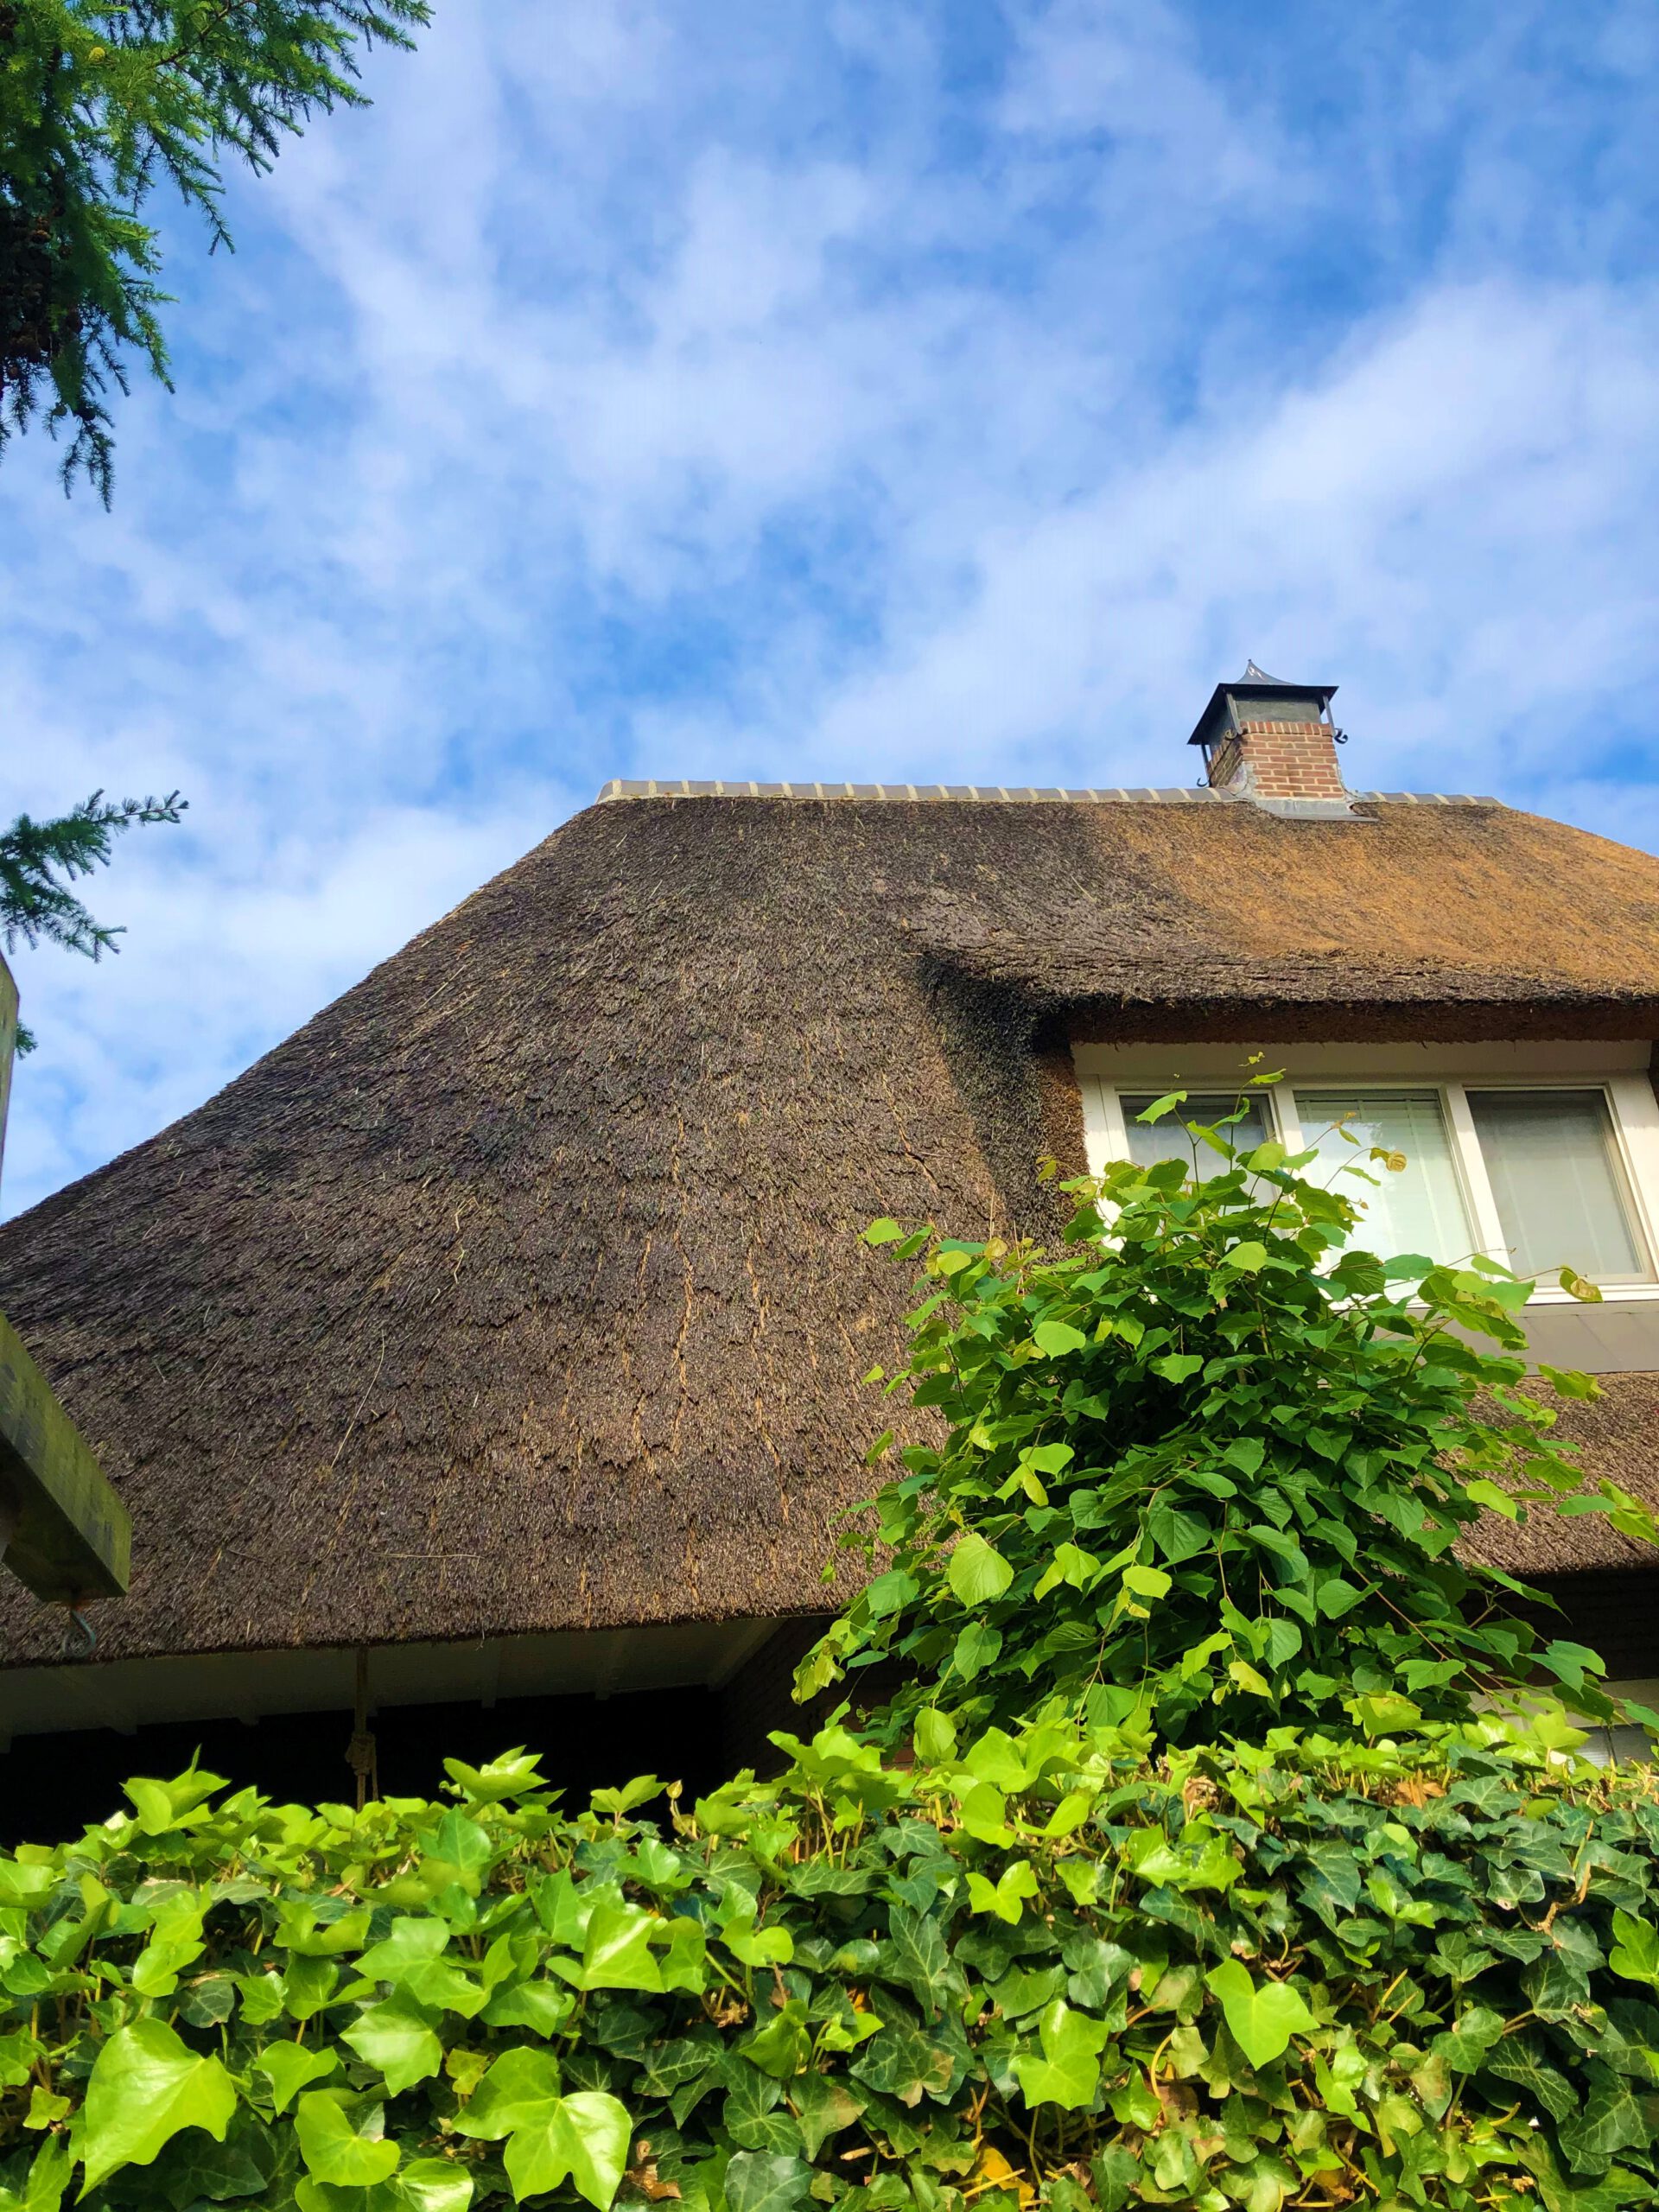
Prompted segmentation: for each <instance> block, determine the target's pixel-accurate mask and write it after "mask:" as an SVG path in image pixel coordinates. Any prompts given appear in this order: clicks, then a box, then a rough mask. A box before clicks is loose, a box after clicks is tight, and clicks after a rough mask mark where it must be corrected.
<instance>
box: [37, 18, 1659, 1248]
mask: <svg viewBox="0 0 1659 2212" xmlns="http://www.w3.org/2000/svg"><path fill="white" fill-rule="evenodd" d="M1644 20H1645V19H1644V16H1643V12H1642V11H1640V10H1637V9H1636V8H1635V7H1634V6H1633V5H1624V4H1621V3H1620V0H1590V3H1589V5H1588V6H1587V8H1586V10H1579V11H1574V17H1573V22H1572V23H1571V24H1570V25H1566V24H1564V23H1563V22H1562V21H1561V19H1560V17H1559V16H1556V15H1555V14H1554V12H1553V11H1549V10H1545V9H1543V8H1542V7H1541V5H1531V6H1529V5H1522V6H1521V7H1519V8H1516V7H1512V6H1511V7H1503V8H1500V7H1498V6H1497V3H1496V0H1490V4H1477V5H1476V6H1474V7H1472V8H1471V9H1470V10H1464V11H1459V13H1458V14H1457V16H1456V17H1455V19H1452V18H1448V19H1446V20H1445V21H1443V22H1438V23H1437V25H1436V26H1435V27H1434V29H1433V36H1432V38H1431V37H1430V36H1429V35H1428V33H1427V29H1426V28H1425V27H1424V26H1421V25H1417V26H1414V25H1413V24H1412V23H1411V22H1408V21H1407V20H1405V19H1396V18H1386V19H1377V18H1375V17H1368V18H1355V19H1354V21H1353V22H1351V23H1348V24H1344V25H1341V26H1337V27H1332V24H1331V23H1330V22H1329V21H1328V20H1327V22H1326V28H1325V29H1324V30H1322V31H1321V33H1320V35H1319V38H1318V39H1317V41H1316V40H1315V38H1314V36H1313V34H1312V33H1311V31H1310V30H1309V29H1307V28H1306V23H1305V22H1303V20H1302V19H1301V18H1300V16H1295V15H1294V13H1293V14H1289V15H1286V16H1283V17H1281V18H1275V19H1272V20H1268V19H1263V18H1262V17H1260V16H1256V17H1255V18H1249V19H1244V18H1241V17H1240V16H1238V15H1237V12H1236V11H1234V10H1226V9H1224V8H1221V7H1219V6H1201V5H1198V4H1196V0H1194V4H1191V5H1184V6H1179V7H1175V6H1161V7H1160V6H1154V7H1141V8H1135V9H1130V8H1128V7H1126V6H1123V5H1121V4H1119V0H1052V4H1046V5H1045V4H1040V0H1010V4H1009V5H1007V7H1006V8H1005V9H1003V10H1001V13H996V12H990V13H986V14H982V15H981V14H976V13H975V12H974V11H957V10H930V9H929V8H926V7H925V6H924V5H922V4H921V0H908V4H903V5H900V6H899V8H897V9H892V8H883V9H880V10H878V9H876V8H874V6H872V5H868V4H865V0H839V4H837V5H836V6H835V7H834V8H832V9H830V10H823V9H822V8H818V7H814V6H810V5H809V4H807V0H782V4H780V5H779V7H778V8H776V9H774V10H767V11H765V12H764V13H763V14H759V15H757V13H756V12H755V11H754V10H748V9H737V8H733V7H731V6H729V5H724V4H720V0H715V4H711V5H701V6H698V7H696V8H693V7H692V6H691V5H690V0H571V4H569V5H568V6H565V5H562V6H561V7H559V8H557V9H554V8H552V7H550V6H548V5H545V4H542V3H541V0H499V4H497V5H495V6H493V7H492V8H491V9H490V10H463V9H449V10H440V12H439V16H438V20H437V22H435V26H434V29H433V31H432V33H431V35H430V36H429V39H428V40H427V41H425V42H424V43H423V48H422V51H421V52H420V53H419V54H418V55H416V57H414V58H413V59H412V60H411V59H404V58H400V57H395V56H387V57H378V58H377V59H376V60H375V61H374V62H373V64H372V68H371V87H370V88H371V90H372V92H373V93H374V95H375V97H376V99H377V102H378V105H376V107H375V108H374V109H373V110H372V111H371V112H369V113H367V114H351V115H340V116H336V117H334V118H332V119H330V120H328V121H327V122H324V123H319V124H316V125H315V127H314V129H313V130H312V131H311V132H310V133H309V134H308V136H307V137H306V138H305V139H304V140H303V141H302V143H300V144H299V145H297V146H296V148H294V149H292V150H291V151H290V152H288V153H285V154H284V156H283V161H282V162H281V163H280V165H279V167H278V169H277V174H276V175H275V176H274V177H272V178H270V179H269V180H265V181H262V182H259V183H257V184H250V185H248V186H247V187H246V188H241V187H238V190H237V192H236V194H235V195H234V198H235V201H236V205H235V207H234V209H233V215H234V219H235V227H236V229H237V232H238V238H239V242H240V245H241V249H242V250H241V251H240V253H239V254H238V257H236V259H235V260H234V261H232V262H231V263H229V264H225V263H223V262H222V261H221V262H219V263H216V264H213V266H211V267H206V266H204V265H203V264H202V263H201V260H200V253H199V242H198V240H197V239H196V238H194V236H193V235H192V234H191V233H189V232H188V229H187V230H184V231H181V233H180V236H179V238H178V241H177V245H176V250H175V260H174V263H173V265H172V270H171V272H170V273H171V274H173V275H174V276H175V278H178V279H181V280H182V285H181V289H184V290H185V291H186V293H187V295H188V296H187V298H186V300H185V302H184V303H183V304H182V306H181V308H180V309H179V310H178V311H177V316H176V321H175V328H176V332H177V334H178V343H177V346H176V351H177V353H178V360H179V387H180V388H179V391H178V394H177V396H176V397H175V398H172V399H168V398H166V397H163V396H162V395H159V394H154V393H140V394H138V395H137V396H136V397H135V399H134V401H133V402H132V403H131V404H130V406H129V407H127V408H126V409H125V410H123V416H122V425H121V449H120V450H121V468H120V474H119V477H118V489H117V499H116V507H115V512H114V513H113V514H112V515H110V516H105V515H103V514H101V513H100V512H98V510H97V509H96V508H95V507H94V506H92V505H90V504H89V503H88V502H87V501H86V499H84V498H78V499H77V500H76V501H75V502H74V503H73V505H70V506H69V507H67V508H66V506H65V505H64V503H63V502H62V500H61V499H60V497H59V495H58V494H57V493H56V491H55V487H54V486H53V485H52V483H51V480H50V474H49V462H50V458H51V456H50V454H49V453H45V452H42V451H41V450H39V449H37V448H16V449H15V450H14V453H13V454H11V455H9V457H8V459H7V461H6V463H5V475H4V477H3V479H0V491H3V493H4V494H5V496H6V497H7V499H8V500H9V501H10V504H11V519H10V528H9V531H8V540H7V548H6V550H5V553H4V555H3V556H0V557H3V558H4V559H5V560H6V561H7V563H9V565H10V567H11V568H12V569H13V571H14V574H15V577H16V582H15V584H14V588H13V590H12V592H11V593H10V594H9V595H8V600H7V602H6V607H7V611H6V613H5V614H4V616H3V618H0V620H3V622H4V632H3V634H4V637H5V643H6V652H5V653H4V656H3V658H0V715H3V717H4V720H5V725H6V727H7V728H9V729H10V730H14V731H20V732H23V733H26V734H27V738H28V742H27V743H26V744H25V745H23V746H22V747H18V748H17V749H16V752H15V753H14V755H13V757H12V758H10V759H9V760H8V762H7V766H8V767H9V768H10V770H11V771H12V773H11V775H10V778H9V779H8V784H9V788H8V790H7V791H4V792H0V803H3V802H4V800H5V799H6V798H10V799H12V800H13V801H14V803H15V804H18V805H29V806H31V807H35V808H37V809H39V808H45V807H48V806H50V805H52V804H54V803H61V802H62V801H63V800H64V799H66V798H71V797H74V796H79V795H80V794H81V793H82V792H83V791H85V790H86V789H90V788H91V787H92V785H95V784H104V785H108V786H110V787H111V788H114V789H116V790H118V791H127V790H137V789H143V788H156V787H164V786H167V785H173V784H178V785H182V786H183V787H184V788H185V789H186V791H188V794H189V796H190V798H191V801H192V812H191V814H190V817H188V828H187V829H182V830H151V831H146V832H144V833H143V835H142V836H138V837H134V838H132V839H130V840H128V841H127V844H126V847H125V849H124V850H123V851H122V853H121V855H120V856H119V860H118V871H117V873H116V874H114V875H113V876H112V877H111V878H110V879H109V880H107V881H104V880H100V881H99V883H98V884H96V885H95V886H93V887H92V894H93V899H94V904H95V906H96V907H97V909H98V910H99V912H108V913H109V914H111V916H113V917H115V918H118V919H122V920H124V921H126V922H127V923H128V925H130V935H129V938H128V940H127V943H128V948H129V949H128V950H127V951H126V952H125V953H124V956H123V957H122V958H121V960H120V961H119V962H117V963H105V964H104V965H103V966H102V967H100V968H99V969H91V968H89V967H85V966H81V965H77V964H76V963H72V962H70V961H67V959H65V958H63V957H61V956H48V955H47V954H41V955H39V956H34V957H25V958H23V959H22V960H20V962H19V963H18V964H19V968H20V972H21V979H22V982H23V985H24V988H25V991H26V994H27V997H28V1000H29V1012H30V1015H31V1018H32V1019H33V1020H34V1022H35V1027H37V1029H39V1030H40V1031H41V1033H42V1036H43V1039H44V1040H45V1041H44V1046H43V1050H42V1052H41V1055H40V1057H39V1058H37V1059H36V1060H35V1062H33V1063H31V1064H29V1065H28V1066H26V1067H25V1068H24V1069H23V1070H22V1072H21V1075H20V1079H19V1084H18V1088H17V1094H16V1105H15V1108H14V1127H13V1132H12V1137H11V1141H10V1147H9V1158H8V1162H7V1177H6V1189H5V1202H6V1204H7V1205H9V1206H10V1207H14V1208H15V1207H16V1205H20V1204H22V1203H24V1202H25V1201H27V1200H28V1199H29V1198H33V1197H34V1196H36V1195H38V1194H39V1193H41V1192H44V1191H46V1190H48V1189H49V1188H50V1187H52V1186H53V1185H54V1183H55V1182H57V1181H60V1180H61V1179H64V1178H65V1177H66V1176H67V1175H69V1174H72V1173H77V1172H79V1171H80V1170H82V1169H84V1168H85V1167H86V1166H90V1165H92V1164H93V1163H95V1162H96V1161H97V1160H99V1159H101V1158H104V1157H105V1156H107V1154H108V1153H109V1152H110V1151H111V1149H113V1148H115V1147H118V1146H119V1145H122V1144H124V1143H126V1142H129V1141H133V1140H135V1139H136V1138H137V1137H139V1136H141V1135H143V1134H144V1133H145V1132H147V1131H148V1130H149V1129H152V1128H156V1127H158V1126H160V1125H161V1123H162V1122H164V1121H165V1120H166V1119H168V1117H170V1116H172V1115H174V1114H175V1113H177V1112H180V1111H181V1110H185V1109H188V1106H189V1105H191V1104H192V1103H194V1102H195V1101H196V1100H198V1099H200V1097H201V1096H205V1095H206V1094H207V1092H208V1091H209V1090H212V1089H213V1087H214V1086H215V1085H216V1084H219V1082H221V1081H223V1080H224V1079H225V1077H226V1076H228V1075H229V1074H231V1073H232V1072H233V1071H234V1070H235V1069H236V1068H237V1067H238V1065H243V1064H244V1063H245V1061H246V1060H247V1059H248V1058H251V1057H252V1056H254V1055H255V1054H256V1053H257V1052H259V1051H261V1050H263V1049H264V1048H265V1047H266V1046H268V1045H270V1043H271V1042H273V1041H275V1040H276V1039H277V1038H278V1037H279V1036H280V1035H282V1034H283V1033H284V1032H285V1031H286V1030H287V1029H288V1028H289V1027H292V1026H293V1024H294V1023H295V1022H296V1021H297V1020H301V1019H302V1018H303V1017H304V1016H305V1015H306V1014H308V1013H310V1012H311V1011H313V1010H314V1009H315V1007H316V1006H317V1005H318V1004H319V1003H320V1002H321V1001H322V1000H323V999H324V998H326V997H327V995H329V994H330V993H331V992H333V991H334V990H336V989H338V988H341V987H343V986H344V985H346V983H348V982H351V981H352V980H353V979H354V978H355V977H356V976H359V975H360V974H361V973H362V972H364V970H365V969H366V968H367V967H368V965H369V964H370V963H372V961H373V960H374V959H376V958H378V957H381V956H382V955H383V954H384V953H385V952H386V951H388V950H391V948H392V947H393V946H394V945H395V944H397V942H399V941H400V940H401V939H402V938H404V937H405V936H406V935H407V934H409V933H410V931H413V930H414V929H416V928H417V927H418V926H420V925H422V924H423V922H425V921H427V920H429V919H431V918H433V917H435V915H436V914H437V913H439V912H442V910H443V908H444V907H445V906H448V904H450V903H452V902H453V900H454V899H455V898H457V897H459V896H460V895H461V894H462V893H464V892H465V891H466V890H467V889H468V888H470V887H472V885H473V884H474V883H475V882H477V881H478V880H480V879H481V878H482V877H483V876H484V875H485V874H487V873H489V872H490V871H491V870H492V869H493V868H495V867H497V866H499V865H501V864H502V863H504V862H505V861H507V860H509V859H511V858H512V856H513V855H514V853H515V852H516V851H517V850H518V849H523V848H524V847H525V846H527V845H529V844H530V843H531V842H535V839H536V838H537V836H540V835H542V834H543V833H544V832H545V830H546V829H550V828H551V827H552V826H553V824H554V823H555V822H556V821H557V820H558V819H559V818H561V817H562V816H563V814H564V813H566V812H568V811H569V809H570V808H571V807H572V806H573V805H575V804H580V803H582V801H583V800H584V799H585V798H587V797H588V796H589V795H590V794H591V792H592V791H593V790H594V787H595V786H596V785H598V784H599V783H600V782H601V781H602V780H603V779H605V777H607V776H608V775H611V774H615V773H625V774H626V773H632V772H648V773H658V774H664V775H671V774H683V773H693V774H696V773H702V774H709V773H722V772H723V773H727V774H734V775H748V774H766V775H777V774H793V775H801V776H805V775H812V774H817V773H822V774H824V775H829V776H852V777H863V776H868V775H872V774H876V773H880V774H882V775H887V776H907V777H918V778H931V777H948V778H949V779H951V780H956V779H959V778H963V777H971V778H975V779H985V780H991V779H995V780H1018V781H1021V782H1024V781H1030V780H1042V781H1065V782H1083V781H1100V780H1110V781H1118V780H1126V781H1134V782H1142V781H1154V782H1170V781H1175V780H1184V779H1185V777H1186V775H1187V774H1188V773H1189V772H1190V770H1189V763H1188V756H1187V755H1185V753H1184V752H1183V751H1182V749H1181V745H1180V740H1181V738H1182V736H1183V735H1184V734H1185V729H1186V728H1187V727H1188V726H1189V725H1190V721H1191V718H1192V713H1193V711H1194V710H1195V709H1196V706H1197V705H1198V702H1200V701H1201V700H1202V698H1203V697H1204V696H1205V694H1206V692H1207V690H1208V689H1209V686H1210V684H1211V683H1212V682H1213V681H1214V679H1215V677H1216V676H1217V674H1219V673H1222V672H1224V671H1226V670H1227V669H1229V668H1230V667H1231V666H1232V665H1233V664H1235V663H1236V662H1237V661H1239V660H1240V659H1241V658H1243V655H1244V653H1246V652H1251V653H1254V654H1255V657H1256V658H1258V659H1259V660H1261V661H1262V662H1263V663H1264V664H1266V665H1268V666H1269V667H1281V670H1282V672H1285V673H1288V674H1292V675H1294V674H1298V673H1308V674H1313V675H1315V676H1319V677H1325V678H1327V679H1329V680H1332V681H1337V682H1339V683H1341V684H1342V686H1343V691H1342V696H1341V699H1340V701H1339V702H1338V703H1339V705H1340V706H1341V707H1342V708H1343V709H1345V718H1346V719H1347V720H1348V721H1349V723H1350V725H1351V728H1353V730H1354V732H1355V744H1354V748H1353V752H1352V754H1351V768H1352V772H1354V774H1355V775H1356V777H1357V779H1358V780H1360V781H1362V782H1364V783H1375V784H1381V785H1386V786H1398V785H1416V786H1419V787H1439V788H1446V787H1451V788H1459V789H1466V788H1471V787H1472V788H1493V789H1497V790H1498V791H1502V792H1504V793H1505V794H1507V795H1510V796H1512V797H1514V798H1516V799H1518V800H1521V801H1523V802H1524V801H1529V800H1530V801H1532V802H1534V803H1542V804H1548V805H1552V806H1554V807H1557V808H1559V809H1560V810H1562V811H1564V812H1566V813H1567V814H1569V815H1570V816H1572V817H1573V818H1577V819H1582V820H1585V821H1586V822H1592V823H1596V824H1597V825H1598V826H1607V827H1613V828H1618V827H1620V826H1621V825H1624V829H1625V834H1630V835H1635V834H1637V833H1638V832H1639V833H1640V834H1641V835H1643V836H1644V837H1646V836H1649V834H1650V831H1651V817H1652V804H1653V803H1652V801H1651V798H1643V796H1642V795H1641V794H1642V792H1643V791H1650V790H1651V789H1652V788H1659V762H1656V760H1655V757H1654V753H1653V749H1652V743H1651V740H1650V739H1649V738H1648V736H1647V734H1646V722H1645V716H1646V701H1647V698H1648V695H1649V692H1650V691H1651V690H1652V687H1653V684H1654V681H1655V677H1656V674H1659V669H1656V661H1659V646H1656V644H1655V642H1654V641H1655V639H1656V638H1659V626H1656V624H1655V621H1654V607H1653V597H1654V591H1653V588H1652V586H1651V584H1650V582H1649V579H1651V578H1652V577H1653V576H1654V575H1656V573H1659V563H1656V554H1659V545H1656V542H1655V540H1656V529H1659V525H1656V523H1655V521H1654V519H1653V518H1654V516H1655V515H1656V513H1659V502H1656V499H1655V498H1654V488H1655V487H1654V477H1655V474H1656V468H1659V407H1656V401H1655V398H1654V393H1653V387H1652V382H1651V374H1650V367H1649V365H1650V363H1651V360H1652V359H1653V354H1654V341H1655V338H1656V335H1659V331H1656V322H1659V297H1656V292H1655V289H1654V286H1653V284H1652V282H1651V279H1650V277H1649V274H1648V268H1647V257H1646V254H1645V251H1644V250H1637V241H1639V240H1641V239H1643V238H1644V237H1645V235H1646V232H1645V229H1644V219H1646V218H1647V217H1648V214H1649V211H1648V208H1647V202H1646V198H1645V196H1644V195H1646V194H1648V192H1649V184H1650V180H1649V163H1648V156H1647V151H1646V149H1647V143H1648V142H1647V137H1646V124H1645V119H1644V111H1643V98H1644V95H1645V94H1646V93H1648V92H1650V90H1651V80H1652V76H1653V73H1654V70H1655V67H1656V66H1659V64H1656V60H1655V56H1654V50H1653V46H1652V41H1651V37H1650V26H1649V27H1647V28H1644ZM1632 780H1634V781H1635V782H1636V784H1637V785H1638V787H1639V789H1638V792H1637V796H1636V797H1635V798H1630V797H1629V796H1628V794H1626V793H1625V792H1624V790H1623V789H1622V788H1621V787H1622V786H1623V785H1627V784H1629V783H1630V782H1631V781H1632Z"/></svg>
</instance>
